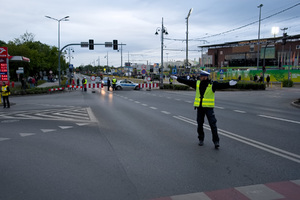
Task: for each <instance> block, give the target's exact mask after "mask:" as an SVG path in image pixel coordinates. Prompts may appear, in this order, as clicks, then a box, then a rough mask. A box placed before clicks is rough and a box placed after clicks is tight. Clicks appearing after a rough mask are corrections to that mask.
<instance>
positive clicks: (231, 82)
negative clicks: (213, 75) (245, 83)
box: [229, 80, 237, 86]
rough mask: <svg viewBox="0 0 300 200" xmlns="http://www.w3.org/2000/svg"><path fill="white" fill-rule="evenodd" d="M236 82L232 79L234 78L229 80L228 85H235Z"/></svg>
mask: <svg viewBox="0 0 300 200" xmlns="http://www.w3.org/2000/svg"><path fill="white" fill-rule="evenodd" d="M236 83H237V82H236V81H234V80H231V81H229V85H230V86H234V85H236Z"/></svg>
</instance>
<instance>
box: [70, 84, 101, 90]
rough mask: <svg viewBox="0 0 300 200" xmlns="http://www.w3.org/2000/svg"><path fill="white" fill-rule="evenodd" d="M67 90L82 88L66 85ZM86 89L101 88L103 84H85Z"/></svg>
mask: <svg viewBox="0 0 300 200" xmlns="http://www.w3.org/2000/svg"><path fill="white" fill-rule="evenodd" d="M67 88H73V89H74V88H76V89H77V88H80V89H82V86H76V85H67ZM86 88H103V84H100V83H98V84H95V83H88V84H86Z"/></svg>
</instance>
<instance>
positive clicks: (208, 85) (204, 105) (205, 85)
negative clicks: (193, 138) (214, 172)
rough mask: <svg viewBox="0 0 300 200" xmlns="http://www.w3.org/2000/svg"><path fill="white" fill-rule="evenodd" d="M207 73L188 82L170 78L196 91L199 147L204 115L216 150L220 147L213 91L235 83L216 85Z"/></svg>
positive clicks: (201, 142)
mask: <svg viewBox="0 0 300 200" xmlns="http://www.w3.org/2000/svg"><path fill="white" fill-rule="evenodd" d="M209 74H210V73H209V72H206V71H201V73H200V78H199V79H200V80H192V79H190V80H188V79H186V78H180V77H178V78H177V77H176V76H172V78H173V79H177V81H178V82H180V83H183V84H186V85H188V86H190V87H192V88H194V89H196V95H195V101H194V107H195V109H197V124H198V127H197V132H198V139H199V146H203V144H204V143H203V141H204V130H203V124H204V117H205V115H206V117H207V119H208V122H209V125H210V128H211V132H212V141H213V143H214V145H215V148H216V149H218V148H219V147H220V143H219V142H220V138H219V135H218V129H217V120H216V118H215V114H214V106H215V91H216V90H217V89H225V88H228V87H230V86H233V85H235V84H236V83H237V82H236V81H233V80H231V81H230V82H229V83H218V82H216V81H211V80H210V79H209V78H208V76H209Z"/></svg>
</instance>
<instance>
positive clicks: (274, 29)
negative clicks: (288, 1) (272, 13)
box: [272, 27, 279, 38]
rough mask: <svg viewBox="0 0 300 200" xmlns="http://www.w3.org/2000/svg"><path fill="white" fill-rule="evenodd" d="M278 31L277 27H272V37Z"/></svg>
mask: <svg viewBox="0 0 300 200" xmlns="http://www.w3.org/2000/svg"><path fill="white" fill-rule="evenodd" d="M278 33H279V27H272V35H274V38H275V37H276V35H277V34H278Z"/></svg>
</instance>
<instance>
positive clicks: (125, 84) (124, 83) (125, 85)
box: [116, 79, 140, 90]
mask: <svg viewBox="0 0 300 200" xmlns="http://www.w3.org/2000/svg"><path fill="white" fill-rule="evenodd" d="M123 89H124V90H126V89H133V90H139V89H140V86H139V84H138V83H134V82H132V81H130V80H127V79H124V80H119V81H117V84H116V90H123Z"/></svg>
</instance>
